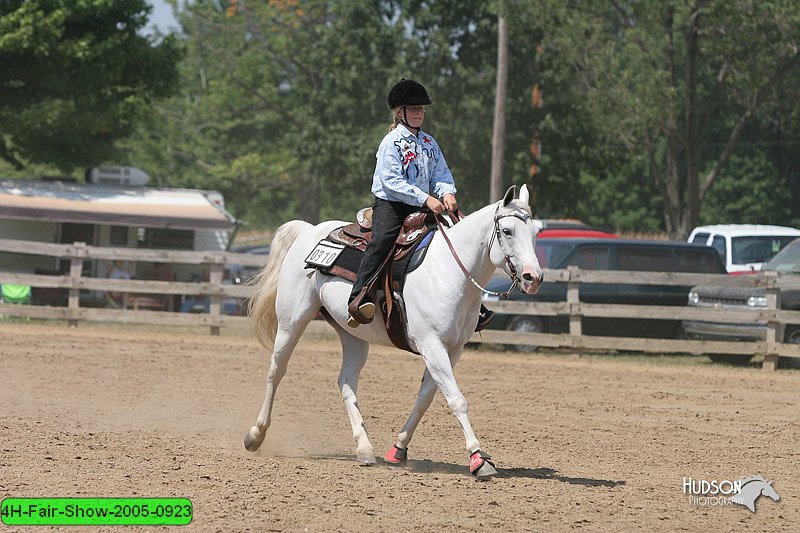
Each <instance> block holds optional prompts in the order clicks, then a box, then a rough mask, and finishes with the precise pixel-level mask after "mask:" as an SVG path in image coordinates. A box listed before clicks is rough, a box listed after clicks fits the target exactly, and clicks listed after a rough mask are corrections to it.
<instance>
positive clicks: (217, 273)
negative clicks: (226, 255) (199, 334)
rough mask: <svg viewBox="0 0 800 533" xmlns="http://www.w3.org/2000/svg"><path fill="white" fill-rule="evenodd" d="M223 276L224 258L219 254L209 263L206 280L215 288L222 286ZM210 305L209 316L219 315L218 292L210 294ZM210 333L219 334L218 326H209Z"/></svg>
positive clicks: (220, 298)
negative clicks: (208, 272) (209, 269)
mask: <svg viewBox="0 0 800 533" xmlns="http://www.w3.org/2000/svg"><path fill="white" fill-rule="evenodd" d="M224 277H225V260H224V259H223V258H222V257H221V256H219V255H215V256H214V262H213V263H212V264H211V273H210V274H209V276H208V281H209V282H210V283H211V285H212V286H214V287H215V288H216V287H217V286H222V280H223V278H224ZM210 302H211V303H210V305H209V308H208V315H209V317H211V318H213V317H219V316H220V310H221V307H222V305H221V304H222V297H221V296H220V295H219V294H212V295H211V298H210ZM211 334H212V335H219V326H211Z"/></svg>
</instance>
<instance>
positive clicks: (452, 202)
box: [443, 193, 458, 213]
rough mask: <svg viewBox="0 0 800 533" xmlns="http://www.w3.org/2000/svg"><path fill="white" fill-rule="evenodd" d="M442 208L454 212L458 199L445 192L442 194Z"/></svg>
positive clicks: (456, 208)
mask: <svg viewBox="0 0 800 533" xmlns="http://www.w3.org/2000/svg"><path fill="white" fill-rule="evenodd" d="M443 202H444V208H445V209H447V210H448V211H449V212H451V213H455V212H456V211H457V210H458V200H456V197H455V196H454V195H453V194H452V193H447V194H445V195H444V199H443Z"/></svg>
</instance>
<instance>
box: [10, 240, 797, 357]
mask: <svg viewBox="0 0 800 533" xmlns="http://www.w3.org/2000/svg"><path fill="white" fill-rule="evenodd" d="M0 252H10V253H21V254H38V255H46V256H51V257H59V258H62V259H69V260H70V262H71V263H70V273H69V275H66V274H65V275H62V276H48V275H37V274H19V273H10V272H2V271H0V284H2V283H21V284H26V285H30V286H32V287H49V288H61V289H68V290H69V297H68V303H67V306H66V307H50V306H35V305H9V304H5V305H0V315H6V316H27V317H33V318H51V319H52V318H55V319H65V320H68V321H69V322H70V324H74V325H77V323H78V321H81V320H87V321H104V322H125V323H144V324H165V325H201V326H209V327H210V328H211V333H212V334H219V328H220V327H222V326H225V325H231V324H241V323H243V322H244V321H245V320H246V318H245V317H234V316H226V315H223V314H221V305H220V304H221V301H222V299H223V298H226V297H235V298H246V297H248V296H250V294H251V293H252V288H251V287H249V286H246V285H229V284H224V283H223V274H224V270H225V265H226V264H237V265H244V266H252V267H260V266H262V265H263V264H264V262H265V261H266V257H265V256H261V255H254V254H237V253H231V252H213V251H207V252H188V251H174V250H149V249H138V248H110V247H109V248H106V247H95V246H87V245H85V244H84V243H74V244H49V243H42V242H32V241H22V240H11V239H0ZM89 260H109V261H112V260H126V261H137V262H163V263H184V264H194V265H199V264H202V265H208V267H209V270H210V276H209V281H208V282H201V283H186V282H169V281H150V280H120V279H107V278H88V277H84V276H82V271H83V263H84V261H89ZM545 280H546V281H561V282H564V283H566V284H567V301H566V302H554V303H548V302H513V301H500V302H487V305H488V306H489V307H490V308H491V309H493V310H494V311H499V312H502V313H512V314H517V315H533V316H554V315H566V316H568V317H569V333H558V334H556V333H517V332H510V331H499V330H484V331H483V332H482V333H481V334H480V335H478V334H476V335H475V336H474V337H473V338H472V341H473V342H487V343H502V344H529V345H536V346H543V347H559V348H569V349H573V350H576V351H583V350H617V349H621V350H631V351H641V352H652V353H702V354H751V355H756V354H758V355H763V356H764V368H765V369H768V370H774V369H775V368H776V365H777V360H778V357H779V356H781V357H795V358H796V357H800V345H793V344H785V343H782V342H781V340H782V339H783V328H784V326H785V325H786V324H800V312H798V311H785V310H782V309H780V291H779V290H778V288H777V284H776V281H777V275H776V274H775V273H770V272H763V273H760V274H759V275H755V276H728V275H724V274H723V275H721V274H690V273H678V272H628V271H599V270H583V271H582V270H579V269H577V268H576V267H569V268H568V269H566V270H545ZM581 283H621V284H626V283H627V284H639V285H681V286H693V285H718V286H728V287H765V288H766V291H767V307H766V308H765V309H761V310H755V309H754V310H747V309H727V308H722V307H720V308H708V307H703V308H699V307H675V306H642V305H609V304H588V303H584V302H581V301H580V286H581ZM798 285H800V282H798ZM82 289H85V290H94V291H113V292H128V293H136V294H159V295H167V294H169V295H189V296H194V295H197V296H208V297H209V298H210V302H211V304H210V307H209V312H208V313H201V314H198V313H168V312H161V311H142V310H131V309H101V308H84V307H80V300H79V291H80V290H82ZM582 317H603V318H637V319H671V320H701V321H711V322H721V323H734V324H766V326H767V335H766V339H765V340H764V341H760V342H723V341H703V340H682V339H650V338H646V339H645V338H629V337H601V336H589V335H583V334H582V331H581V318H582Z"/></svg>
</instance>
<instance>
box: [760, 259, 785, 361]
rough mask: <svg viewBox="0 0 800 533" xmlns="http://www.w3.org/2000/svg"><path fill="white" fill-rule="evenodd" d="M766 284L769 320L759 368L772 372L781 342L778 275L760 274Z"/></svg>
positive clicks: (774, 273) (771, 272)
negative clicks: (761, 362) (765, 347)
mask: <svg viewBox="0 0 800 533" xmlns="http://www.w3.org/2000/svg"><path fill="white" fill-rule="evenodd" d="M761 275H763V276H764V278H765V281H766V283H767V311H768V312H769V313H770V319H769V320H768V321H767V353H765V354H764V363H763V364H762V365H761V368H762V369H764V370H767V371H770V372H774V371H775V369H776V368H778V343H779V342H782V341H783V325H782V324H781V323H780V321H779V320H778V311H779V310H780V308H781V292H780V289H779V288H778V273H777V272H774V271H769V270H768V271H764V272H762V273H761Z"/></svg>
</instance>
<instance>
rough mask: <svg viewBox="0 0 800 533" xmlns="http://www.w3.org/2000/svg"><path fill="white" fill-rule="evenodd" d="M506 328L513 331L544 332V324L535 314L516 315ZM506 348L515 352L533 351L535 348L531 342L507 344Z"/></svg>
mask: <svg viewBox="0 0 800 533" xmlns="http://www.w3.org/2000/svg"><path fill="white" fill-rule="evenodd" d="M508 330H509V331H513V332H515V333H544V324H542V321H541V320H539V319H538V318H536V317H535V316H518V317H517V318H515V319H514V320H512V321H511V323H510V324H509V325H508ZM506 346H507V348H509V349H511V350H515V351H517V352H523V353H530V352H535V351H536V349H537V348H539V347H538V346H536V345H533V344H508V345H506Z"/></svg>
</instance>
